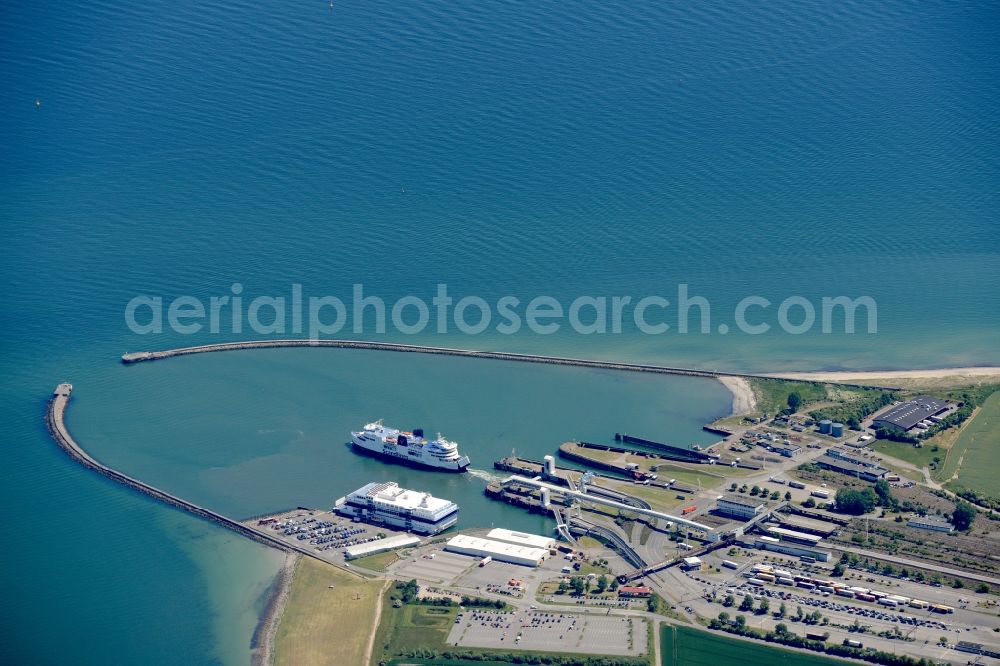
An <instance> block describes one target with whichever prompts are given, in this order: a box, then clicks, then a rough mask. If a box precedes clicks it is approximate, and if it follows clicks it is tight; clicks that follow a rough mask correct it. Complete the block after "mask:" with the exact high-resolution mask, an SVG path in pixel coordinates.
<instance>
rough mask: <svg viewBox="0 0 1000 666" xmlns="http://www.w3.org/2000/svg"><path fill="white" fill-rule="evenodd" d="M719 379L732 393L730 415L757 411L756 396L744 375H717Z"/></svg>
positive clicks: (741, 414)
mask: <svg viewBox="0 0 1000 666" xmlns="http://www.w3.org/2000/svg"><path fill="white" fill-rule="evenodd" d="M719 381H720V382H722V385H723V386H725V387H726V388H727V389H729V392H730V393H732V394H733V405H732V410H731V411H732V414H730V416H743V415H744V414H752V413H753V412H756V411H757V396H755V395H754V392H753V388H751V387H750V382H748V381H747V379H746V377H719Z"/></svg>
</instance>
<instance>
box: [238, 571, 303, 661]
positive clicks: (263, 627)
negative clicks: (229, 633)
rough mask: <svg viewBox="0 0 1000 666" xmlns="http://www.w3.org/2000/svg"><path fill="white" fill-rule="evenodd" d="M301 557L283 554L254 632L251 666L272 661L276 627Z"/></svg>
mask: <svg viewBox="0 0 1000 666" xmlns="http://www.w3.org/2000/svg"><path fill="white" fill-rule="evenodd" d="M301 557H302V556H301V555H298V554H297V553H286V554H285V562H284V564H283V565H282V567H281V571H280V572H279V573H278V577H277V580H276V582H275V585H274V586H273V588H272V591H271V596H270V598H269V599H268V600H267V607H266V608H265V610H264V613H263V615H262V616H261V618H260V624H258V625H257V630H256V631H255V632H254V639H255V646H254V649H253V652H252V654H251V657H250V663H251V664H252V666H268V665H269V664H271V663H273V661H274V637H275V635H277V633H278V625H279V624H281V616H282V615H283V614H284V612H285V604H287V603H288V594H289V592H290V591H291V589H292V578H294V576H295V569H296V567H297V566H298V563H299V560H300V559H301Z"/></svg>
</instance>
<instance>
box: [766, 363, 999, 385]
mask: <svg viewBox="0 0 1000 666" xmlns="http://www.w3.org/2000/svg"><path fill="white" fill-rule="evenodd" d="M768 376H770V377H780V378H783V379H804V380H807V381H818V382H846V381H870V382H872V383H877V382H876V380H880V379H943V378H946V377H970V378H989V377H1000V367H995V366H979V367H970V368H940V369H936V370H869V371H858V370H843V371H835V372H779V373H772V374H769V375H768Z"/></svg>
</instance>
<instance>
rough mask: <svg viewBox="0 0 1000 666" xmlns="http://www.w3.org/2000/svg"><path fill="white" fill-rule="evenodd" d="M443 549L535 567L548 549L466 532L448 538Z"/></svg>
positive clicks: (542, 559) (546, 553)
mask: <svg viewBox="0 0 1000 666" xmlns="http://www.w3.org/2000/svg"><path fill="white" fill-rule="evenodd" d="M444 549H445V550H448V551H451V552H453V553H461V554H462V555H473V556H475V557H491V558H493V559H494V560H496V561H498V562H510V563H511V564H522V565H524V566H527V567H537V566H538V565H539V564H541V563H542V561H544V560H545V558H546V556H547V555H548V554H549V551H548V550H546V549H545V548H532V547H531V546H518V545H515V544H512V543H504V542H502V541H495V540H493V539H481V538H479V537H473V536H468V535H466V534H459V535H457V536H454V537H452V538H451V539H449V540H448V544H447V545H446V546H445V548H444Z"/></svg>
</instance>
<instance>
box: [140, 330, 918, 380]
mask: <svg viewBox="0 0 1000 666" xmlns="http://www.w3.org/2000/svg"><path fill="white" fill-rule="evenodd" d="M282 347H328V348H334V349H368V350H375V351H391V352H409V353H415V354H438V355H442V356H465V357H469V358H487V359H495V360H500V361H520V362H522V363H544V364H549V365H569V366H575V367H581V368H598V369H602V370H622V371H625V372H649V373H654V374H662V375H686V376H689V377H710V378H719V377H743V378H747V379H767V380H772V381H773V380H777V379H781V378H780V377H774V376H770V375H760V374H753V373H740V372H724V371H721V370H697V369H694V368H678V367H672V366H666V365H655V364H649V363H622V362H618V361H599V360H594V359H583V358H568V357H562V356H545V355H540V354H517V353H514V352H496V351H482V350H473V349H457V348H453V347H432V346H428V345H406V344H401V343H395V342H370V341H366V340H308V339H288V340H249V341H244V342H220V343H216V344H209V345H197V346H193V347H177V348H174V349H164V350H162V351H144V352H129V353H126V354H122V357H121V360H122V363H125V364H132V363H143V362H146V361H158V360H160V359H165V358H171V357H174V356H186V355H189V354H204V353H209V352H223V351H237V350H241V349H272V348H282ZM787 381H802V380H799V379H789V380H787ZM808 383H813V382H808ZM838 385H839V386H850V387H855V388H879V389H884V390H889V391H897V390H899V388H898V387H891V386H872V385H868V384H840V383H838Z"/></svg>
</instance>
